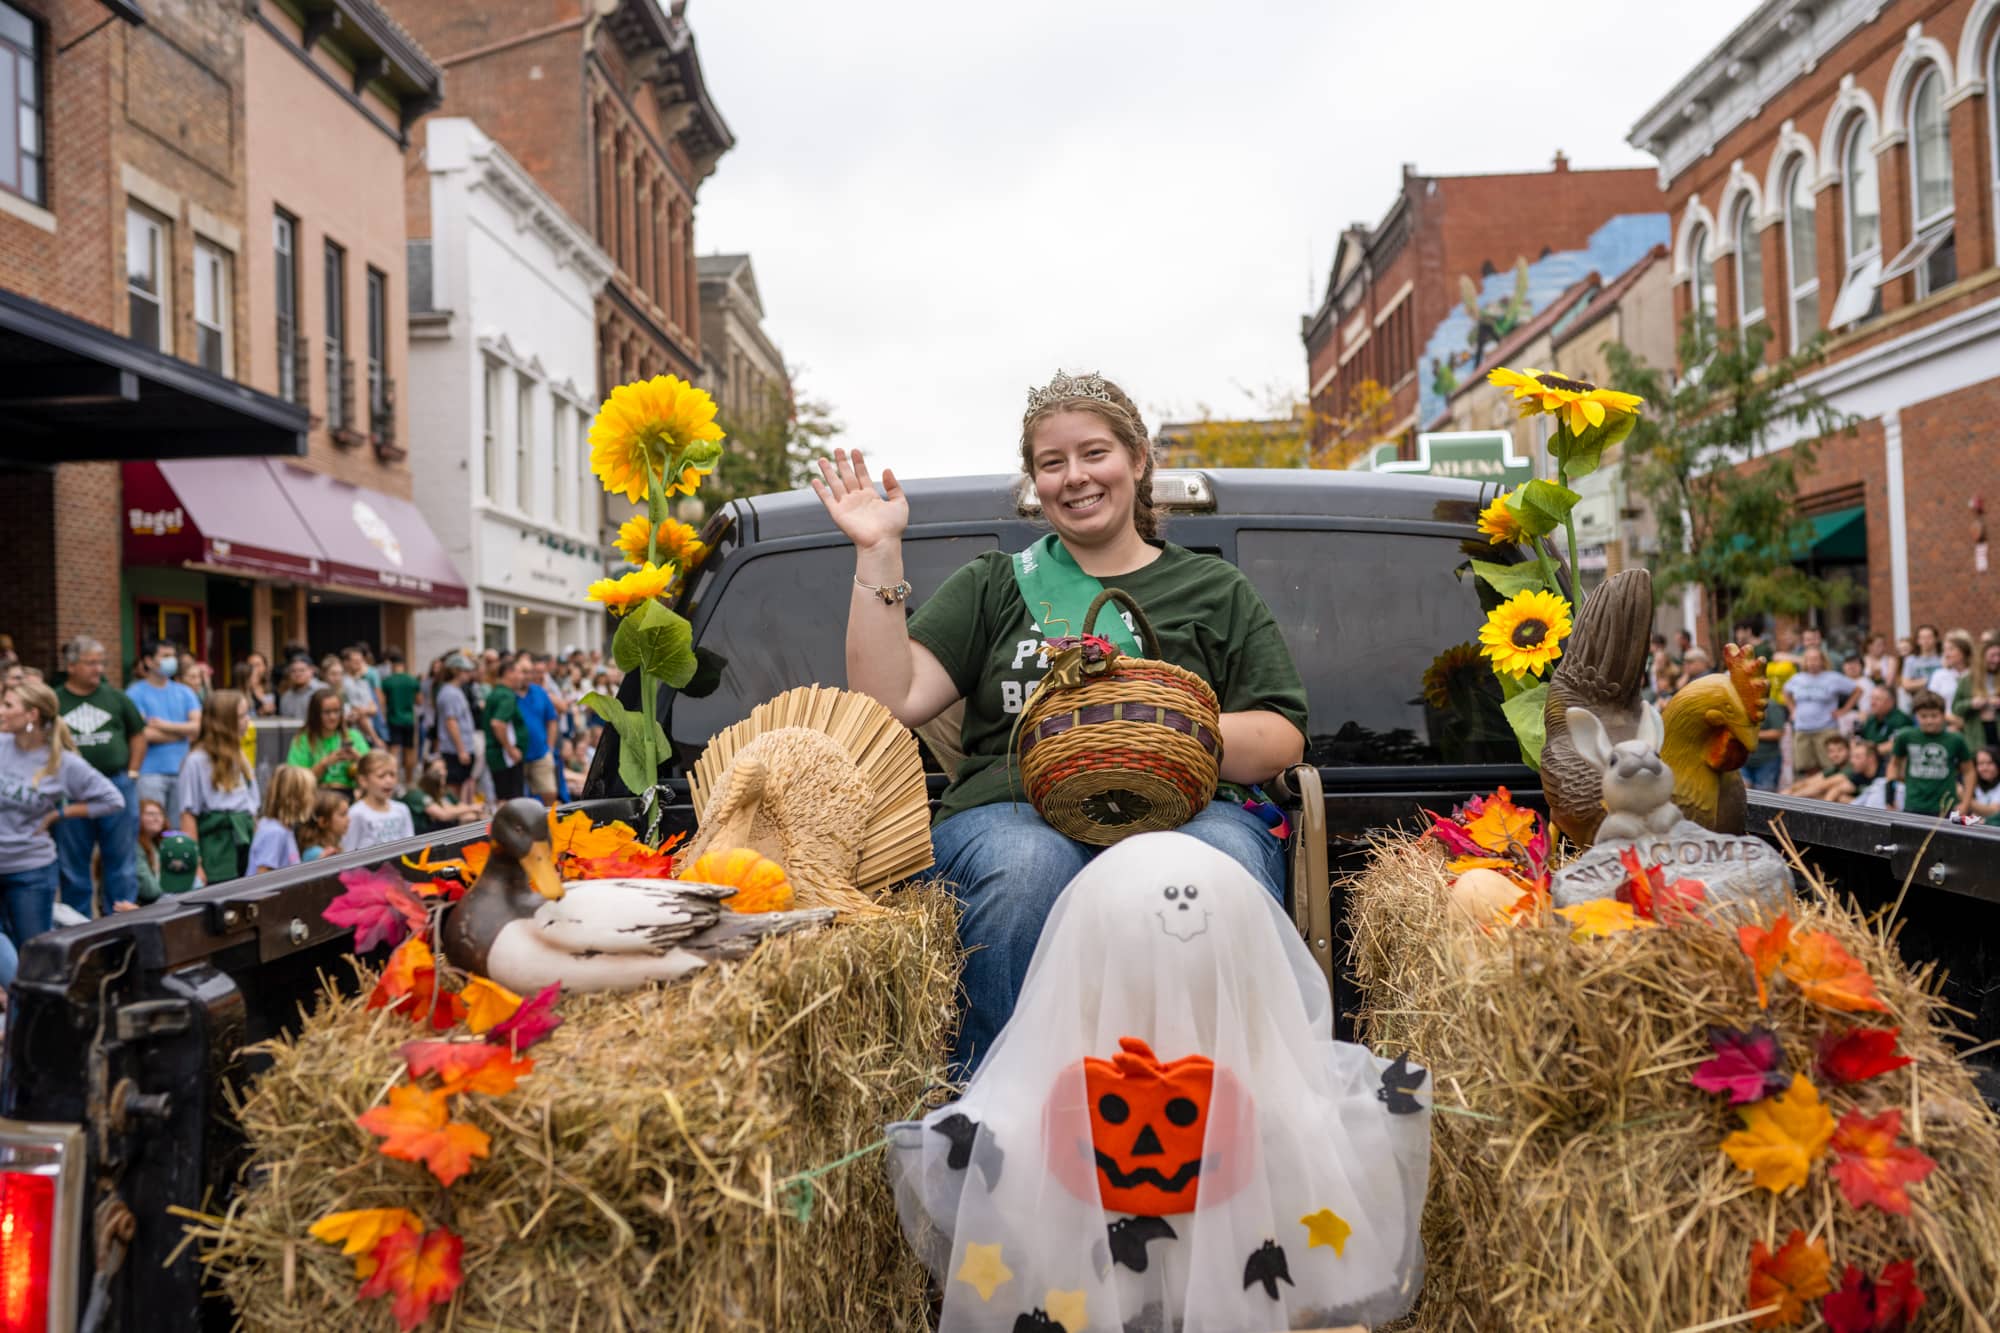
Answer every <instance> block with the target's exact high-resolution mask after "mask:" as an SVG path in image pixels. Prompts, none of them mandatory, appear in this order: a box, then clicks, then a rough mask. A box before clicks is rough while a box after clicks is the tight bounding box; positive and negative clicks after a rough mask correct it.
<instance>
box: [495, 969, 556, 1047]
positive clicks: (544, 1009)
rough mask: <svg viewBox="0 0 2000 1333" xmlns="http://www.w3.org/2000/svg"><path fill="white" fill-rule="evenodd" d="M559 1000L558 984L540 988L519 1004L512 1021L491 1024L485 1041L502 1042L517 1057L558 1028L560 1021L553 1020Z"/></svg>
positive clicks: (510, 1019)
mask: <svg viewBox="0 0 2000 1333" xmlns="http://www.w3.org/2000/svg"><path fill="white" fill-rule="evenodd" d="M560 998H562V985H561V983H560V982H558V983H556V984H554V985H550V986H545V987H543V988H542V989H541V990H538V991H536V992H535V993H534V994H533V995H530V996H529V997H528V998H527V999H525V1000H523V1001H521V1007H520V1008H518V1009H516V1010H515V1011H514V1016H513V1017H512V1018H509V1019H507V1020H506V1021H504V1022H500V1023H495V1024H494V1025H493V1028H492V1030H491V1031H489V1032H488V1033H487V1034H486V1035H487V1037H488V1039H489V1040H493V1041H504V1042H506V1043H507V1044H508V1045H509V1047H511V1048H512V1049H513V1050H514V1051H515V1053H517V1054H518V1053H519V1052H521V1051H525V1050H527V1049H528V1048H529V1047H530V1046H533V1045H534V1044H535V1043H537V1042H539V1041H541V1040H542V1039H543V1038H544V1037H546V1036H548V1035H549V1034H550V1033H551V1032H554V1031H555V1030H556V1029H557V1028H559V1027H561V1026H562V1019H560V1018H558V1017H556V1001H557V1000H558V999H560Z"/></svg>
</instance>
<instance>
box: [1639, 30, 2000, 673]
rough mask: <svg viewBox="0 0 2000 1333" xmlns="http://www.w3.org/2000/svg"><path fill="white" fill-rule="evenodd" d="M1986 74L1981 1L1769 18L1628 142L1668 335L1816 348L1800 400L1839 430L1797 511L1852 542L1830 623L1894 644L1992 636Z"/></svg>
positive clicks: (1993, 349)
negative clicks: (1689, 318) (1706, 323)
mask: <svg viewBox="0 0 2000 1333" xmlns="http://www.w3.org/2000/svg"><path fill="white" fill-rule="evenodd" d="M1996 62H2000V0H1898V2H1896V3H1882V2H1881V0H1828V3H1824V4H1815V5H1812V6H1810V7H1808V6H1803V5H1799V4H1797V3H1793V2H1792V0H1769V2H1768V3H1765V4H1761V5H1759V6H1758V7H1757V9H1756V10H1755V11H1754V12H1753V13H1752V14H1751V15H1750V17H1749V18H1747V19H1746V20H1744V22H1743V23H1742V24H1741V25H1739V26H1738V27H1737V29H1736V30H1735V31H1734V32H1732V33H1730V34H1729V36H1728V37H1727V38H1726V39H1725V40H1724V41H1723V42H1722V44H1721V45H1720V46H1718V47H1717V48H1716V49H1715V50H1714V51H1713V52H1711V53H1710V54H1709V55H1708V56H1706V57H1705V58H1704V59H1703V60H1702V61H1701V62H1700V64H1698V65H1697V66H1696V67H1695V68H1694V69H1693V70H1691V71H1690V72H1689V73H1688V74H1687V75H1686V76H1685V77H1684V78H1682V79H1681V80H1680V82H1679V83H1677V84H1676V85H1675V86H1674V88H1673V89H1672V91H1670V92H1669V93H1668V94H1667V95H1666V97H1665V98H1663V99H1662V100H1661V101H1660V102H1659V104H1658V105H1656V106H1655V107H1653V108H1652V109H1651V110H1650V111H1648V112H1647V113H1646V114H1645V116H1643V117H1642V118H1641V119H1640V120H1639V122H1638V124H1637V125H1636V126H1635V127H1634V128H1633V130H1632V132H1631V136H1630V138H1631V142H1632V143H1633V144H1634V145H1635V146H1636V147H1640V148H1643V149H1645V150H1646V151H1648V152H1650V153H1652V154H1653V155H1654V156H1655V157H1657V158H1658V159H1659V163H1660V169H1659V183H1660V186H1661V188H1662V189H1663V190H1664V191H1665V192H1666V201H1667V204H1668V206H1669V208H1670V210H1671V212H1672V216H1673V220H1674V234H1673V252H1672V254H1673V267H1674V279H1675V284H1676V287H1675V309H1676V313H1677V314H1683V313H1685V312H1686V311H1687V310H1689V309H1690V308H1691V307H1692V305H1693V303H1694V302H1695V301H1700V302H1702V303H1703V304H1704V306H1706V307H1707V308H1708V309H1710V310H1711V311H1712V312H1713V313H1714V315H1715V317H1716V319H1717V321H1718V322H1719V323H1721V324H1723V325H1725V326H1742V325H1746V324H1750V323H1756V322H1762V323H1764V324H1766V325H1767V326H1768V327H1769V329H1770V330H1771V333H1772V344H1773V346H1772V352H1771V354H1772V355H1774V356H1775V355H1777V354H1778V352H1779V349H1781V348H1784V347H1796V346H1798V345H1800V344H1801V343H1803V342H1804V341H1806V340H1808V339H1810V338H1811V337H1813V336H1814V335H1816V334H1819V333H1825V334H1826V335H1827V337H1828V342H1827V344H1826V361H1825V363H1824V365H1823V366H1821V367H1820V368H1818V369H1816V370H1815V371H1813V372H1812V373H1811V374H1810V375H1808V376H1807V377H1806V382H1807V383H1809V384H1811V385H1812V386H1813V387H1814V388H1815V389H1817V390H1818V391H1819V392H1820V393H1822V394H1824V395H1825V396H1826V398H1827V399H1828V400H1829V401H1830V402H1831V403H1832V404H1833V405H1834V406H1835V407H1837V408H1839V409H1841V410H1843V411H1845V412H1848V413H1851V414H1853V415H1854V417H1855V418H1856V419H1857V420H1858V422H1859V429H1858V431H1857V432H1856V433H1854V434H1853V435H1847V436H1837V437H1835V438H1833V439H1831V440H1829V441H1827V442H1825V443H1824V445H1823V446H1822V448H1821V451H1820V454H1819V460H1818V464H1817V466H1816V467H1815V468H1814V470H1813V472H1812V474H1811V475H1810V476H1809V477H1806V478H1804V479H1803V480H1802V482H1801V492H1802V494H1801V496H1800V508H1801V510H1802V512H1803V513H1805V514H1806V515H1807V516H1810V517H1812V518H1813V519H1814V523H1815V528H1816V530H1818V531H1821V532H1830V531H1833V530H1836V529H1840V528H1852V527H1859V526H1861V525H1863V524H1865V533H1866V539H1865V542H1856V543H1853V549H1852V550H1850V551H1849V552H1848V553H1847V559H1848V561H1849V562H1850V564H1849V569H1850V572H1852V573H1853V574H1854V575H1855V577H1856V579H1857V582H1858V583H1859V585H1860V586H1861V587H1862V588H1865V589H1866V592H1867V596H1868V602H1867V605H1866V606H1865V607H1861V608H1855V609H1854V610H1853V611H1851V612H1849V615H1850V616H1852V617H1854V618H1857V619H1861V620H1865V621H1866V622H1867V623H1868V624H1870V625H1871V626H1872V627H1874V628H1877V629H1890V628H1893V630H1894V631H1895V632H1896V633H1898V634H1905V633H1908V632H1909V630H1910V628H1911V626H1912V624H1913V623H1918V622H1925V621H1932V622H1937V623H1939V624H1943V625H1966V626H1969V627H1971V628H1972V629H1974V630H1975V631H1977V630H1983V629H1986V628H1988V627H1992V626H1996V625H2000V573H1996V572H1995V571H1994V570H1993V569H1992V567H1991V562H1990V561H1989V559H1988V557H1987V545H1986V544H1987V532H1986V523H1985V518H1984V513H1983V510H1984V506H1985V504H1986V503H1987V502H1988V501H1989V499H1996V500H2000V494H1995V495H1992V496H1989V494H1988V490H1987V482H1988V481H1989V480H1990V479H1992V478H1993V477H1994V475H1995V472H1994V467H1993V464H1994V461H1995V459H1996V457H2000V267H1996V264H1995V252H1996V247H1995V226H1996V207H1995V203H1996V190H2000V176H1996V171H1995V144H1996V140H2000V135H1997V134H1996V128H2000V121H1996V107H2000V96H1996V91H1995V90H1996V86H2000V85H1997V84H1996V78H2000V64H1996ZM1784 443H1785V441H1783V440H1782V439H1781V440H1780V441H1778V444H1779V446H1780V447H1783V445H1784ZM1689 614H1690V619H1692V618H1694V616H1693V608H1692V607H1690V612H1689Z"/></svg>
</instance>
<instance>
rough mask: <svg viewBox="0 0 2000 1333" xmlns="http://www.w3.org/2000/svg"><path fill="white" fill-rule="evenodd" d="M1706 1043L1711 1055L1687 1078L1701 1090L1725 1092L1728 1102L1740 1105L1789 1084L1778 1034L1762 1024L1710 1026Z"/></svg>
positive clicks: (1757, 1099)
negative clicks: (1742, 1027)
mask: <svg viewBox="0 0 2000 1333" xmlns="http://www.w3.org/2000/svg"><path fill="white" fill-rule="evenodd" d="M1708 1044H1709V1045H1710V1046H1712V1047H1714V1048H1715V1058H1714V1059H1713V1060H1708V1061H1705V1062H1703V1063H1702V1064H1701V1065H1700V1066H1698V1067H1697V1068H1696V1069H1695V1071H1694V1074H1693V1076H1692V1077H1691V1078H1690V1079H1689V1082H1691V1083H1693V1084H1694V1085H1695V1086H1696V1087H1697V1088H1700V1089H1701V1090H1702V1091H1703V1092H1725V1093H1728V1094H1729V1101H1730V1104H1731V1105H1733V1106H1741V1105H1743V1104H1745V1103H1747V1102H1756V1101H1762V1100H1763V1099H1764V1098H1766V1097H1769V1096H1770V1095H1771V1094H1772V1093H1774V1092H1783V1091H1784V1090H1785V1089H1786V1088H1789V1087H1790V1086H1791V1084H1792V1081H1791V1079H1790V1078H1789V1077H1788V1076H1787V1075H1786V1074H1785V1051H1784V1048H1783V1047H1782V1046H1780V1045H1778V1035H1777V1034H1776V1033H1775V1032H1773V1031H1771V1029H1769V1028H1765V1027H1755V1028H1751V1029H1750V1030H1749V1031H1748V1032H1739V1031H1737V1030H1736V1029H1735V1028H1724V1027H1713V1028H1710V1029H1709V1030H1708Z"/></svg>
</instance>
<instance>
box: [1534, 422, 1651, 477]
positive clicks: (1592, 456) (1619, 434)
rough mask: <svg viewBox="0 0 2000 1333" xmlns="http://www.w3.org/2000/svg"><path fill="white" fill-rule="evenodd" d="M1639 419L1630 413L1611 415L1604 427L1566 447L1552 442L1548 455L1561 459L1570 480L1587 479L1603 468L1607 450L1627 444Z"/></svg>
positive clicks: (1579, 437)
mask: <svg viewBox="0 0 2000 1333" xmlns="http://www.w3.org/2000/svg"><path fill="white" fill-rule="evenodd" d="M1638 420H1639V418H1638V417H1636V416H1634V415H1632V414H1631V413H1629V412H1612V413H1608V414H1607V415H1606V416H1605V418H1604V424H1603V425H1602V426H1592V427H1590V428H1589V429H1587V430H1585V431H1584V432H1583V434H1581V435H1577V436H1573V437H1570V439H1569V440H1568V441H1567V443H1566V444H1563V445H1560V446H1559V445H1558V443H1557V441H1556V440H1551V441H1550V442H1549V452H1551V453H1553V454H1554V455H1555V456H1556V457H1557V458H1559V459H1561V460H1562V465H1563V472H1564V474H1565V475H1567V476H1568V477H1569V479H1570V480H1571V481H1574V480H1576V479H1577V478H1578V477H1587V476H1589V475H1590V474H1591V473H1593V472H1595V471H1597V469H1598V468H1600V467H1602V466H1603V465H1604V454H1605V451H1606V450H1608V449H1614V448H1616V447H1617V446H1618V445H1620V444H1623V443H1624V442H1625V437H1626V436H1627V435H1630V434H1631V433H1632V427H1633V426H1634V425H1635V424H1637V422H1638ZM1563 434H1564V435H1567V434H1568V432H1567V431H1565V432H1563ZM1559 438H1560V437H1559Z"/></svg>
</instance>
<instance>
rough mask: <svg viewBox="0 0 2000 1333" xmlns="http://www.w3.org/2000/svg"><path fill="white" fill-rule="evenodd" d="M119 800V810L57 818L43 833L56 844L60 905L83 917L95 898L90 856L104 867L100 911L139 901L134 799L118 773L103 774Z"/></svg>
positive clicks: (128, 781)
mask: <svg viewBox="0 0 2000 1333" xmlns="http://www.w3.org/2000/svg"><path fill="white" fill-rule="evenodd" d="M108 776H109V777H110V779H111V785H112V786H114V787H116V788H117V789H118V794H119V795H120V796H123V797H124V798H125V808H124V809H123V810H120V811H118V812H117V813H116V814H110V815H99V816H98V817H97V818H95V819H58V820H57V821H56V824H55V827H54V828H53V829H51V830H49V831H50V832H51V833H53V834H54V835H55V840H56V865H57V867H58V868H59V869H60V870H61V872H62V900H63V905H64V906H66V907H73V908H75V909H76V910H77V911H79V912H81V913H83V914H84V915H85V916H96V915H97V910H96V907H97V894H96V892H95V887H94V885H93V884H92V882H91V870H90V854H91V853H92V852H93V851H101V853H102V855H103V858H104V864H103V870H104V910H105V911H107V912H108V911H110V910H111V909H112V907H114V906H116V905H117V904H119V903H131V902H137V901H138V900H139V871H138V864H137V859H136V858H137V856H138V847H139V794H138V790H137V786H136V784H135V783H134V782H133V781H132V779H130V778H128V777H126V776H125V774H124V771H123V770H120V771H119V772H117V773H113V774H110V775H108Z"/></svg>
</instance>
